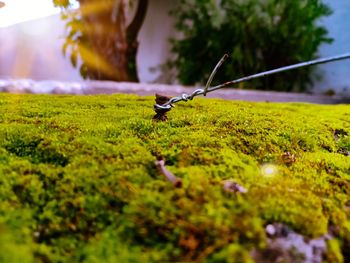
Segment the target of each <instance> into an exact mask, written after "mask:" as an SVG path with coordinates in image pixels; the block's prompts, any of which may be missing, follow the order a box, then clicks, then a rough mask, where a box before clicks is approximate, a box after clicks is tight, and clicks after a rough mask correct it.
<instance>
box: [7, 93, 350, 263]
mask: <svg viewBox="0 0 350 263" xmlns="http://www.w3.org/2000/svg"><path fill="white" fill-rule="evenodd" d="M152 104H153V98H151V97H138V96H132V95H113V96H48V95H9V94H0V175H1V176H0V241H1V242H0V243H1V244H2V246H5V247H1V250H3V249H6V251H8V253H7V254H3V255H4V256H3V258H1V259H2V260H5V261H8V262H9V261H11V262H17V261H19V260H18V259H17V256H18V258H20V257H21V258H24V257H25V258H26V259H28V262H32V261H35V262H58V261H59V262H73V261H74V262H83V261H84V262H85V261H86V262H115V259H116V258H121V259H123V261H124V262H140V260H142V261H144V262H145V261H151V262H152V261H174V260H175V261H191V260H195V261H204V260H207V261H208V262H224V261H227V259H228V258H229V259H232V260H233V262H249V261H252V259H251V257H250V252H251V251H252V250H253V249H259V248H264V247H265V246H266V236H265V231H264V226H265V225H266V224H268V223H272V222H281V223H285V224H287V225H289V226H290V227H292V228H293V229H294V230H296V231H298V232H299V233H301V234H303V235H306V236H309V237H318V236H320V235H323V234H325V233H327V231H328V229H329V228H332V229H333V232H334V233H335V235H336V238H337V239H334V240H333V241H331V242H329V248H330V250H329V251H330V252H329V253H328V254H327V258H326V259H327V260H330V261H332V260H333V259H334V260H335V259H336V260H337V262H341V261H342V260H343V259H344V260H345V261H346V260H350V258H349V254H348V253H347V252H346V251H349V249H350V230H349V229H350V227H349V225H350V212H349V205H350V198H349V196H350V161H349V160H350V159H349V158H350V157H349V156H347V154H348V152H349V150H350V148H349V138H350V137H349V134H350V113H349V112H350V106H348V105H337V106H334V105H333V106H330V105H328V106H326V105H323V106H321V105H310V104H301V103H288V104H278V103H248V102H233V101H222V100H212V99H197V100H195V101H192V102H188V103H187V104H186V103H183V104H179V105H178V106H177V107H176V108H175V109H174V110H172V111H171V112H169V114H168V115H169V119H170V120H169V121H168V122H167V123H156V122H153V121H152V120H151V119H152V116H153V115H154V113H153V110H152ZM159 155H162V156H164V157H165V159H166V165H167V168H168V169H169V170H170V171H171V172H173V173H174V174H175V175H176V176H178V177H180V178H181V179H182V180H183V187H182V188H180V189H174V188H173V186H172V185H171V184H170V183H169V182H168V181H166V179H165V178H164V177H163V176H161V175H159V174H158V173H157V171H156V169H155V166H154V161H155V159H156V156H159ZM227 179H233V180H235V181H236V182H238V183H239V184H241V185H243V186H244V187H245V188H247V189H248V193H246V194H234V193H228V192H226V191H224V189H223V181H224V180H227ZM334 229H335V230H334ZM0 246H1V245H0ZM2 248H3V249H2ZM17 250H18V251H19V250H20V251H22V252H23V255H22V254H16V253H15V251H17ZM16 260H17V261H16Z"/></svg>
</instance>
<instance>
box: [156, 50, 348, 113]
mask: <svg viewBox="0 0 350 263" xmlns="http://www.w3.org/2000/svg"><path fill="white" fill-rule="evenodd" d="M226 56H227V55H224V57H222V58H221V60H220V61H219V62H218V64H217V65H216V66H215V68H214V70H213V72H212V74H211V75H210V77H209V80H208V82H207V85H206V87H205V89H196V90H195V91H193V92H192V93H191V94H190V95H188V94H186V93H184V94H182V95H181V96H178V97H173V98H171V99H170V100H169V101H167V102H166V103H164V104H162V105H159V104H155V105H154V110H155V111H156V112H158V111H162V110H163V111H164V110H170V109H171V108H172V107H174V105H173V104H174V103H177V102H180V101H188V100H193V98H194V97H196V96H199V95H204V96H205V95H206V94H207V93H209V92H212V91H214V90H218V89H222V88H226V87H228V86H232V85H234V84H237V83H240V82H244V81H248V80H252V79H256V78H261V77H265V76H268V75H272V74H276V73H279V72H283V71H287V70H292V69H296V68H302V67H306V66H312V65H316V64H323V63H327V62H331V61H337V60H342V59H347V58H350V53H345V54H342V55H338V56H332V57H327V58H320V59H315V60H311V61H307V62H302V63H298V64H294V65H289V66H285V67H281V68H277V69H273V70H268V71H265V72H261V73H257V74H254V75H250V76H246V77H243V78H239V79H236V80H232V81H228V82H225V83H223V84H220V85H217V86H214V87H209V85H210V83H211V81H212V79H213V77H214V75H215V73H216V71H217V69H218V68H219V67H220V65H221V64H222V63H223V62H224V60H225V59H226Z"/></svg>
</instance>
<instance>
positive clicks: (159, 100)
mask: <svg viewBox="0 0 350 263" xmlns="http://www.w3.org/2000/svg"><path fill="white" fill-rule="evenodd" d="M170 99H171V98H170V97H167V96H164V95H160V94H157V93H156V104H160V105H162V104H165V103H166V102H167V101H169V100H170ZM168 111H170V109H155V112H156V115H154V116H153V120H155V121H167V120H168V117H167V116H166V113H167V112H168Z"/></svg>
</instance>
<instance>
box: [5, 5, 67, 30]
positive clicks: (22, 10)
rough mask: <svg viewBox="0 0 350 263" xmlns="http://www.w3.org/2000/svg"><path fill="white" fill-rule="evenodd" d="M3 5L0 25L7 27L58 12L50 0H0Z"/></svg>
mask: <svg viewBox="0 0 350 263" xmlns="http://www.w3.org/2000/svg"><path fill="white" fill-rule="evenodd" d="M1 1H2V2H4V3H5V6H4V7H3V8H1V9H0V27H8V26H11V25H14V24H17V23H21V22H24V21H28V20H33V19H37V18H42V17H46V16H50V15H53V14H57V13H59V11H60V9H59V8H54V6H53V3H52V2H53V1H52V0H1Z"/></svg>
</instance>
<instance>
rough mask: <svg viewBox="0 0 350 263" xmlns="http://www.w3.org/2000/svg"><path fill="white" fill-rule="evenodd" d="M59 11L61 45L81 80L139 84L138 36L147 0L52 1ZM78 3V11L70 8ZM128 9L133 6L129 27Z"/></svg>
mask: <svg viewBox="0 0 350 263" xmlns="http://www.w3.org/2000/svg"><path fill="white" fill-rule="evenodd" d="M53 2H54V4H55V6H59V7H61V8H62V19H63V20H65V21H66V39H65V42H64V44H63V46H62V51H63V53H64V55H65V56H69V58H70V62H71V64H72V65H73V66H74V67H75V68H79V71H80V74H81V76H82V77H83V78H84V79H99V80H114V81H133V82H138V75H137V65H136V54H137V49H138V41H137V35H138V32H139V30H140V27H141V26H142V23H143V20H144V16H145V14H146V11H147V6H148V1H146V0H143V1H138V2H137V3H138V4H137V5H135V6H134V5H133V3H134V2H135V1H132V0H103V1H100V0H76V1H75V0H53ZM75 2H78V3H79V8H77V9H72V8H71V7H72V5H73V4H74V3H75ZM127 6H128V7H130V8H131V9H132V8H133V7H136V12H135V15H134V17H133V19H132V20H131V23H130V24H129V25H127V24H126V20H127V16H128V15H130V14H129V12H127Z"/></svg>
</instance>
